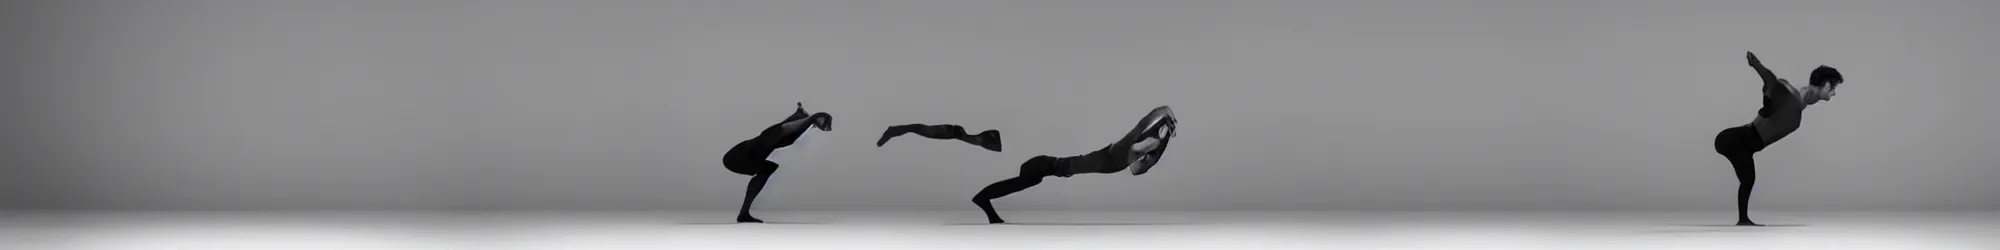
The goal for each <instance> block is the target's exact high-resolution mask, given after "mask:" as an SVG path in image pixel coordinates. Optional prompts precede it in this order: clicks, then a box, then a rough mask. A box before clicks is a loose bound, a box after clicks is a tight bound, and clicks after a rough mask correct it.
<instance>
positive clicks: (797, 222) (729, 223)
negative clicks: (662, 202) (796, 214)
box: [674, 221, 826, 226]
mask: <svg viewBox="0 0 2000 250" xmlns="http://www.w3.org/2000/svg"><path fill="white" fill-rule="evenodd" d="M757 224H771V225H824V224H826V222H806V221H765V222H764V223H738V222H733V221H731V222H719V221H718V222H706V221H704V222H680V223H674V225H689V226H719V225H757Z"/></svg>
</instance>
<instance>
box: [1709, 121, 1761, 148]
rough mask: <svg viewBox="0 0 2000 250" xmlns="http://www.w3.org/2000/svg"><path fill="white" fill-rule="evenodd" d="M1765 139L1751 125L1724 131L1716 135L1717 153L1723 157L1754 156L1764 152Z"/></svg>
mask: <svg viewBox="0 0 2000 250" xmlns="http://www.w3.org/2000/svg"><path fill="white" fill-rule="evenodd" d="M1764 146H1767V144H1765V143H1764V137H1763V136H1762V135H1760V134H1758V133H1757V128H1754V127H1750V126H1749V125H1745V126H1739V127H1734V128H1729V129H1723V130H1722V132H1721V133H1716V134H1715V153H1718V154H1722V155H1734V154H1752V153H1757V152H1759V151H1764Z"/></svg>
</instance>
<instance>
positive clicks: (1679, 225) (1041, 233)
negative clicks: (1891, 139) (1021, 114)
mask: <svg viewBox="0 0 2000 250" xmlns="http://www.w3.org/2000/svg"><path fill="white" fill-rule="evenodd" d="M1002 212H1005V213H1006V214H1004V215H1009V216H1008V219H1009V221H1010V222H1016V223H1017V224H1011V225H986V224H985V223H984V220H983V218H982V217H980V215H979V214H978V212H977V211H924V212H843V211H767V212H761V213H759V216H760V217H763V218H764V219H766V220H770V221H772V222H776V223H770V224H735V223H731V219H733V216H732V215H733V213H732V212H730V211H703V212H662V211H635V212H408V211H398V212H241V211H238V212H221V211H215V212H135V211H93V212H78V211H19V212H11V213H7V214H0V249H1093V250H1103V249H1901V250H1921V249H1987V250H1991V249H2000V212H1952V213H1887V212H1868V213H1861V212H1856V213H1830V212H1782V211H1777V212H1761V213H1757V214H1755V215H1757V216H1759V218H1760V222H1763V223H1767V224H1771V225H1772V226H1770V227H1762V228H1747V227H1731V226H1726V225H1725V224H1726V223H1728V222H1731V220H1730V218H1731V217H1732V216H1731V213H1730V212H1728V211H1717V212H1699V213H1695V212H1674V213H1639V212H1622V213H1612V212H1478V213H1459V212H1297V211H1285V212H1247V211H1246V212H1112V211H1092V212H1067V211H1002Z"/></svg>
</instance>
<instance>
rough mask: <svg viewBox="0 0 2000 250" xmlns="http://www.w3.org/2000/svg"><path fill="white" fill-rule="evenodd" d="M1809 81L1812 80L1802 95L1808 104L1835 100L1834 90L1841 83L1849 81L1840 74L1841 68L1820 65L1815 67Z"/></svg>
mask: <svg viewBox="0 0 2000 250" xmlns="http://www.w3.org/2000/svg"><path fill="white" fill-rule="evenodd" d="M1808 81H1811V82H1810V85H1808V86H1807V87H1806V88H1805V91H1804V92H1805V93H1803V94H1804V95H1803V96H1802V97H1804V98H1805V99H1806V104H1815V103H1819V102H1820V101H1830V100H1833V95H1834V92H1833V90H1834V89H1835V88H1836V87H1839V86H1840V84H1841V83H1844V82H1847V79H1846V78H1843V77H1841V76H1840V70H1836V69H1833V67H1827V66H1826V65H1820V66H1819V68H1817V69H1813V71H1812V76H1811V78H1809V79H1808Z"/></svg>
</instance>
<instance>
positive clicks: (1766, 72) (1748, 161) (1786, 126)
mask: <svg viewBox="0 0 2000 250" xmlns="http://www.w3.org/2000/svg"><path fill="white" fill-rule="evenodd" d="M1744 57H1745V58H1746V59H1748V60H1749V61H1750V68H1752V69H1756V70H1757V76H1758V77H1759V78H1762V79H1763V80H1764V87H1763V91H1764V106H1763V107H1762V108H1759V109H1757V117H1756V118H1752V119H1751V120H1750V123H1749V124H1744V125H1742V126H1736V127H1731V128H1728V129H1723V130H1722V132H1721V133H1717V134H1716V135H1715V152H1716V153H1719V154H1722V157H1723V158H1727V159H1729V165H1730V166H1732V167H1735V168H1736V180H1737V182H1739V183H1738V185H1737V187H1736V225H1737V226H1763V225H1760V224H1757V223H1756V222H1752V221H1750V187H1751V186H1755V185H1756V184H1757V162H1756V160H1754V159H1752V158H1751V156H1752V155H1754V154H1756V153H1757V152H1758V151H1763V150H1764V147H1766V146H1770V145H1771V144H1772V143H1777V142H1778V139H1784V138H1785V136H1786V135H1791V134H1792V132H1793V131H1797V130H1798V129H1799V122H1800V121H1801V119H1800V118H1801V115H1803V114H1804V112H1805V109H1806V106H1809V105H1813V104H1817V103H1819V102H1820V101H1828V100H1833V90H1834V87H1837V86H1840V83H1843V82H1846V79H1843V78H1842V77H1841V76H1840V71H1839V70H1835V69H1833V67H1827V66H1825V65H1821V66H1819V68H1817V69H1813V71H1812V75H1811V76H1810V78H1809V81H1810V84H1811V85H1810V86H1808V87H1805V88H1794V87H1792V84H1791V82H1790V81H1786V80H1785V79H1782V78H1778V77H1777V76H1775V75H1774V74H1772V73H1771V70H1770V69H1767V68H1764V62H1763V61H1759V60H1757V54H1755V53H1749V52H1745V53H1744Z"/></svg>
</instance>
